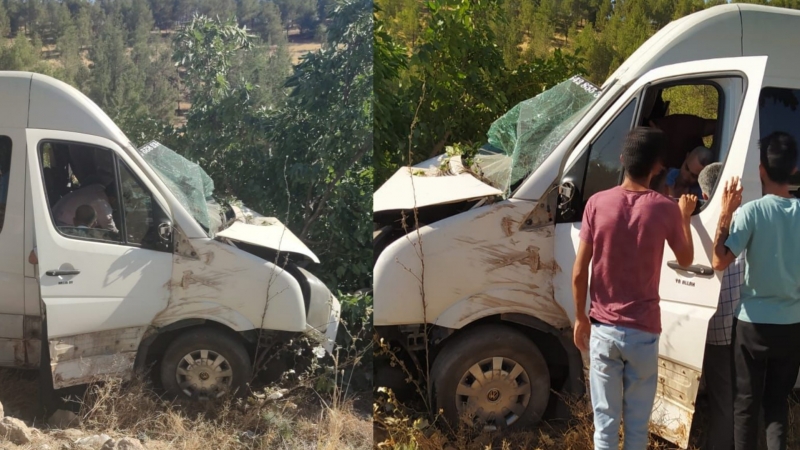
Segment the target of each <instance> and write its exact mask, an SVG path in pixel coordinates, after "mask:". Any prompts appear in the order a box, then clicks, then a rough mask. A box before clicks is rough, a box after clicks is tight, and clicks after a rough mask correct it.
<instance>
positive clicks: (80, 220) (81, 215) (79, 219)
mask: <svg viewBox="0 0 800 450" xmlns="http://www.w3.org/2000/svg"><path fill="white" fill-rule="evenodd" d="M96 219H97V212H95V210H94V208H92V207H91V206H89V205H81V206H78V208H77V209H75V218H74V219H73V224H74V225H75V226H78V225H87V226H88V225H90V224H91V223H92V222H94V221H95V220H96Z"/></svg>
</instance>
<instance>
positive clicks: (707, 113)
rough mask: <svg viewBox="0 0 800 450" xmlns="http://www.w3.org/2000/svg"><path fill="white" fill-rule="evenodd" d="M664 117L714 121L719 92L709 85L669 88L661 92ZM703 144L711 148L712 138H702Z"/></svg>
mask: <svg viewBox="0 0 800 450" xmlns="http://www.w3.org/2000/svg"><path fill="white" fill-rule="evenodd" d="M661 98H662V99H663V100H664V102H665V104H666V105H665V108H666V115H668V116H675V115H692V116H696V117H702V118H704V119H712V120H714V119H716V118H717V113H718V110H719V91H718V90H717V88H716V87H715V86H712V85H710V84H685V85H679V86H670V87H668V88H664V89H663V90H662V91H661ZM702 140H703V144H704V145H705V146H706V147H708V148H713V145H714V136H713V135H710V136H705V137H703V139H702Z"/></svg>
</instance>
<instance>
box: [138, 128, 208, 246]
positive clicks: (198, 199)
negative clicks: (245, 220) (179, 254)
mask: <svg viewBox="0 0 800 450" xmlns="http://www.w3.org/2000/svg"><path fill="white" fill-rule="evenodd" d="M139 154H140V155H141V156H142V158H144V160H145V161H146V162H147V164H148V165H150V167H151V168H153V170H154V171H155V172H156V174H157V175H158V177H159V178H160V179H161V181H162V182H163V183H164V184H165V185H167V188H168V189H169V190H170V192H172V195H174V196H175V198H176V199H177V200H178V202H180V204H181V205H183V207H184V208H186V210H187V211H189V213H190V214H191V215H192V217H194V218H195V220H197V222H198V223H199V224H200V225H201V226H202V227H203V228H204V229H205V230H206V232H209V233H212V234H213V232H215V231H217V229H218V228H219V225H220V222H221V220H220V218H219V217H218V213H217V212H216V211H215V209H216V208H215V207H214V205H216V202H215V200H214V198H213V197H212V193H213V192H214V181H213V180H212V179H211V177H209V176H208V174H207V173H206V172H205V171H204V170H203V168H202V167H200V166H199V165H197V164H195V163H193V162H191V161H189V160H188V159H186V158H184V157H183V156H181V155H179V154H177V153H176V152H175V151H173V150H171V149H169V148H167V147H166V146H164V145H162V144H161V143H159V142H157V141H152V142H150V143H148V144H146V145H144V146H142V147H141V148H139Z"/></svg>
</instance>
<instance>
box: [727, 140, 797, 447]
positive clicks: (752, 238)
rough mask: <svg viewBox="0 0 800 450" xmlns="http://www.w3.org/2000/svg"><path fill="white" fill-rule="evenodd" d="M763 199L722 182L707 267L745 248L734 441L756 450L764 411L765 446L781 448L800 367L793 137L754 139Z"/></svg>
mask: <svg viewBox="0 0 800 450" xmlns="http://www.w3.org/2000/svg"><path fill="white" fill-rule="evenodd" d="M759 154H760V155H759V156H760V160H761V161H760V162H761V164H760V165H759V168H758V171H759V176H760V178H761V184H762V192H763V193H764V196H763V197H761V198H759V199H757V200H753V201H751V202H748V203H746V204H744V205H742V207H741V208H740V209H739V211H738V212H737V213H736V217H735V218H734V217H733V213H734V211H736V210H737V208H739V205H741V203H742V187H741V186H740V185H739V179H738V177H734V178H733V179H732V180H730V182H726V183H725V187H724V189H723V192H722V211H721V212H720V218H719V224H718V225H717V232H716V235H715V238H714V251H713V257H712V265H713V267H714V269H715V270H725V269H727V268H728V267H729V266H730V265H731V264H732V263H733V262H734V260H735V259H736V258H737V257H738V256H740V255H741V254H742V253H743V252H744V253H745V277H744V282H743V283H742V285H741V288H740V300H739V306H738V307H737V308H736V322H735V324H734V327H733V329H734V332H733V364H734V371H735V372H734V373H735V379H736V396H735V398H734V412H733V423H734V444H735V448H736V450H751V449H754V448H758V428H759V413H760V412H761V411H763V414H764V425H765V428H766V434H767V448H768V449H769V450H783V449H785V448H786V441H787V435H788V431H789V430H788V423H787V422H788V400H789V395H790V394H791V392H792V389H793V387H794V384H795V381H796V380H797V374H798V370H800V258H798V255H800V239H797V230H800V200H798V199H796V198H794V196H793V195H792V194H791V193H790V188H789V182H790V180H791V178H792V175H793V174H794V173H795V172H797V158H798V150H797V143H796V142H795V140H794V138H792V137H791V136H790V135H788V134H786V133H783V132H775V133H772V134H770V135H768V136H766V137H765V138H763V139H761V141H760V142H759ZM758 225H761V226H758Z"/></svg>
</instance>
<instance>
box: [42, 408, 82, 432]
mask: <svg viewBox="0 0 800 450" xmlns="http://www.w3.org/2000/svg"><path fill="white" fill-rule="evenodd" d="M78 423H80V419H78V415H77V414H75V413H74V412H72V411H66V410H63V409H59V410H58V411H56V412H54V413H53V415H52V416H50V418H49V419H48V420H47V424H48V425H50V426H51V427H53V428H58V429H61V430H63V429H66V428H73V427H75V426H77V425H78Z"/></svg>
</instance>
